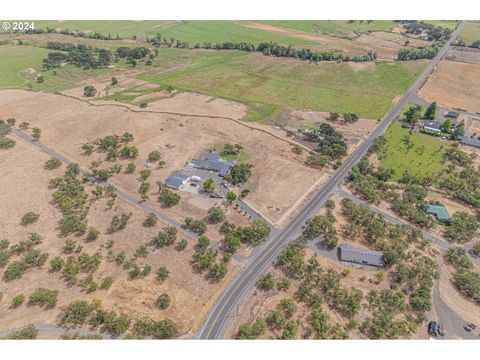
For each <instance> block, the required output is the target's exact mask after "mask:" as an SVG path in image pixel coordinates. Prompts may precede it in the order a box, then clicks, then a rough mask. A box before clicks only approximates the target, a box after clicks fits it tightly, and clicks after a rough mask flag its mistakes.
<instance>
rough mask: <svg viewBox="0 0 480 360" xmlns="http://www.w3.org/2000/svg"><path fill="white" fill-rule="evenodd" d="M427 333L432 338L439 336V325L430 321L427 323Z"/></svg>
mask: <svg viewBox="0 0 480 360" xmlns="http://www.w3.org/2000/svg"><path fill="white" fill-rule="evenodd" d="M428 333H429V334H430V335H432V336H438V335H439V325H438V323H437V322H436V321H433V320H432V321H430V322H429V323H428Z"/></svg>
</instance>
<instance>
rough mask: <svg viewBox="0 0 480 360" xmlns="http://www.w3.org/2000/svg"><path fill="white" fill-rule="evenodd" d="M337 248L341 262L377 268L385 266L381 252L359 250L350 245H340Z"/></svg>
mask: <svg viewBox="0 0 480 360" xmlns="http://www.w3.org/2000/svg"><path fill="white" fill-rule="evenodd" d="M338 248H339V252H340V254H339V255H340V260H341V261H348V262H354V263H358V264H363V265H370V266H377V267H383V266H385V257H384V255H383V252H381V251H374V250H368V249H359V248H355V247H353V246H352V245H350V244H342V245H340V246H339V247H338Z"/></svg>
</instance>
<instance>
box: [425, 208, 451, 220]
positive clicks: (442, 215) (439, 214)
mask: <svg viewBox="0 0 480 360" xmlns="http://www.w3.org/2000/svg"><path fill="white" fill-rule="evenodd" d="M427 214H430V215H433V216H435V217H436V218H437V219H438V221H441V222H449V221H450V214H449V213H448V211H447V209H445V208H444V207H443V206H441V205H428V207H427Z"/></svg>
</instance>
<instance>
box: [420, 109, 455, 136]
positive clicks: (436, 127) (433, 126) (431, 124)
mask: <svg viewBox="0 0 480 360" xmlns="http://www.w3.org/2000/svg"><path fill="white" fill-rule="evenodd" d="M459 116H460V114H459V113H458V112H456V111H448V112H446V113H443V114H441V115H440V116H439V117H438V119H436V120H433V121H432V120H424V123H423V129H424V130H426V131H429V132H432V133H437V134H441V133H442V132H444V131H443V129H442V125H443V123H444V122H445V121H446V120H447V119H452V121H453V126H452V130H454V129H455V127H456V126H457V120H458V117H459Z"/></svg>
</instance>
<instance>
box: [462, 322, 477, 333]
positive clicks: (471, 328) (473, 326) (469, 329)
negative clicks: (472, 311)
mask: <svg viewBox="0 0 480 360" xmlns="http://www.w3.org/2000/svg"><path fill="white" fill-rule="evenodd" d="M463 328H464V329H465V330H467V331H468V332H471V331H473V330H475V329H476V328H477V326H476V325H475V324H474V323H469V324H467V325H466V326H464V327H463Z"/></svg>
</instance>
